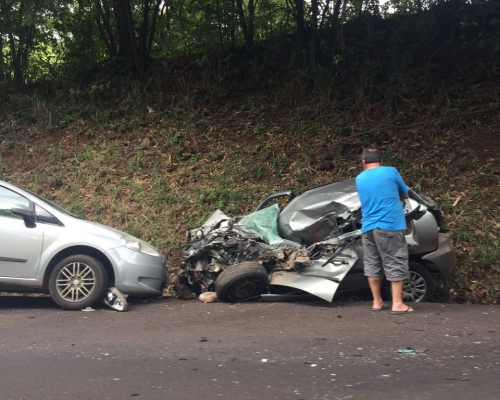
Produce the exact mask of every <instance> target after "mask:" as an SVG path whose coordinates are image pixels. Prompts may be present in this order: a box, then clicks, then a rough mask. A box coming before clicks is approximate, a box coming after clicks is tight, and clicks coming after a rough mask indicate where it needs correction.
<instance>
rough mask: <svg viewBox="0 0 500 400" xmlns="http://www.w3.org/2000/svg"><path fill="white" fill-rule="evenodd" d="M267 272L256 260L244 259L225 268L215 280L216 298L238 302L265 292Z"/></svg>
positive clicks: (267, 280)
mask: <svg viewBox="0 0 500 400" xmlns="http://www.w3.org/2000/svg"><path fill="white" fill-rule="evenodd" d="M268 285H269V274H268V273H267V271H266V269H265V268H264V267H263V266H262V265H260V264H259V263H257V262H252V261H246V262H242V263H240V264H236V265H233V266H231V267H229V268H226V269H225V270H224V271H222V272H221V274H220V275H219V276H218V277H217V280H216V281H215V292H216V293H217V299H218V300H219V301H223V302H230V303H234V302H238V301H243V300H246V299H250V298H253V297H258V296H260V295H261V294H263V293H266V292H267V286H268Z"/></svg>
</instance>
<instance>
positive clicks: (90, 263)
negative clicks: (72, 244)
mask: <svg viewBox="0 0 500 400" xmlns="http://www.w3.org/2000/svg"><path fill="white" fill-rule="evenodd" d="M107 287H108V275H107V274H106V271H105V269H104V267H103V266H102V264H101V263H100V262H99V261H98V260H96V259H95V258H93V257H90V256H87V255H84V254H76V255H73V256H70V257H66V258H65V259H64V260H61V261H60V262H59V263H58V264H57V265H56V267H55V268H54V270H53V271H52V272H51V274H50V278H49V293H50V296H51V297H52V299H53V300H54V301H55V302H56V303H57V304H58V305H60V306H61V307H63V308H66V309H68V310H78V309H82V308H86V307H89V306H91V305H93V304H94V303H96V302H97V300H101V299H103V298H104V294H105V291H106V289H107Z"/></svg>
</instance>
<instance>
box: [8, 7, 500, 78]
mask: <svg viewBox="0 0 500 400" xmlns="http://www.w3.org/2000/svg"><path fill="white" fill-rule="evenodd" d="M448 3H450V4H451V3H453V4H456V7H455V9H456V11H457V12H463V10H464V7H466V6H468V5H469V4H468V3H467V2H465V1H462V0H450V1H448V2H442V1H441V2H440V1H438V0H389V1H387V2H385V3H379V1H377V0H307V1H305V0H0V81H4V82H12V83H15V84H17V85H22V84H24V83H26V82H30V81H35V80H38V79H41V78H61V77H65V78H71V77H73V76H81V77H85V76H86V74H89V73H91V72H92V71H93V70H94V69H95V68H96V67H97V66H102V65H108V66H110V67H112V68H114V70H116V69H121V70H122V71H126V72H127V73H130V74H132V75H136V76H141V75H143V74H144V73H145V72H146V71H147V70H148V69H149V67H150V66H151V65H153V64H155V63H156V62H158V61H161V60H165V59H166V58H169V57H173V56H179V55H185V54H193V53H203V52H207V51H208V52H212V53H213V52H226V53H227V52H228V51H232V50H234V49H235V48H237V47H241V48H244V49H245V50H246V51H248V52H252V51H253V50H254V48H255V46H256V44H257V43H260V42H262V41H265V40H267V39H271V38H276V37H282V36H283V35H289V36H291V37H294V38H295V39H294V40H295V41H296V45H297V46H298V48H302V49H303V51H304V54H307V56H306V57H307V60H308V62H307V63H306V64H308V65H309V66H314V65H315V64H316V63H317V62H318V60H319V59H320V58H321V52H322V50H324V48H325V45H328V48H329V49H330V51H329V52H327V54H329V57H330V56H331V55H332V53H334V52H335V53H336V54H334V55H333V56H334V57H337V58H335V59H336V60H337V61H338V60H339V59H341V58H343V57H344V56H345V54H342V51H343V50H342V45H341V42H342V41H343V40H344V39H343V36H342V35H343V32H345V30H346V27H347V26H348V24H349V23H350V22H352V21H355V20H359V19H362V18H366V17H368V16H370V17H374V18H380V19H381V20H384V21H388V20H391V19H394V18H397V17H398V16H401V15H410V16H411V15H413V14H419V13H422V12H425V11H426V10H429V9H431V8H437V7H440V6H442V5H443V4H448ZM485 6H489V7H490V9H491V10H493V11H492V12H495V11H494V10H495V6H494V5H493V4H491V5H489V4H488V3H485ZM460 10H462V11H460ZM463 23H464V24H467V23H468V22H467V21H463ZM414 29H419V27H414ZM360 34H362V32H354V37H355V36H356V35H358V36H359V35H360ZM373 34H377V33H376V32H375V31H373ZM363 35H364V34H363ZM372 36H373V35H372ZM365 39H366V40H365ZM369 40H370V35H364V39H363V43H360V49H361V48H363V47H366V46H369ZM391 40H392V41H394V40H393V38H391ZM323 53H324V51H323ZM330 59H333V58H332V57H330Z"/></svg>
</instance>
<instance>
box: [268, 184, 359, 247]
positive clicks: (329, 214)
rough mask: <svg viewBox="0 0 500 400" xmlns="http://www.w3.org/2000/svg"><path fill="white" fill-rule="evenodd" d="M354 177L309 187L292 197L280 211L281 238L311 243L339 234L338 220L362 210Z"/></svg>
mask: <svg viewBox="0 0 500 400" xmlns="http://www.w3.org/2000/svg"><path fill="white" fill-rule="evenodd" d="M360 208H361V203H360V201H359V197H358V193H357V191H356V186H355V181H354V179H348V180H346V181H342V182H335V183H331V184H328V185H324V186H320V187H317V188H314V189H310V190H308V191H306V192H304V193H302V194H301V195H300V196H298V197H296V198H295V199H293V200H292V201H291V202H290V203H289V204H288V205H287V206H286V207H285V208H284V209H283V211H282V212H281V214H280V217H279V220H278V230H279V233H280V235H281V236H282V237H284V238H286V239H289V240H292V241H294V242H298V243H302V244H305V245H311V244H313V243H315V242H318V241H321V240H325V239H328V238H330V237H334V236H335V235H336V234H338V228H339V226H338V224H339V221H342V222H344V221H345V220H346V216H350V214H351V213H353V212H355V211H358V210H360Z"/></svg>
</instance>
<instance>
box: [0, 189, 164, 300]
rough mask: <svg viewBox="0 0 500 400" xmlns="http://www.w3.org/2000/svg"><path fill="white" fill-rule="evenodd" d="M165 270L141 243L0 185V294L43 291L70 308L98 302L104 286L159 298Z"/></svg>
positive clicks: (158, 255) (160, 260) (152, 250)
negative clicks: (0, 292)
mask: <svg viewBox="0 0 500 400" xmlns="http://www.w3.org/2000/svg"><path fill="white" fill-rule="evenodd" d="M166 271H167V264H166V260H165V257H164V256H163V255H162V254H161V253H160V252H159V251H158V250H156V249H155V248H153V247H152V246H150V245H149V244H147V243H146V242H144V241H142V240H140V239H137V238H135V237H133V236H130V235H128V234H126V233H124V232H121V231H119V230H116V229H113V228H110V227H107V226H104V225H100V224H97V223H94V222H90V221H87V220H84V219H81V218H78V217H76V216H74V215H72V214H71V213H69V212H68V211H66V210H64V209H62V208H61V207H59V206H57V205H55V204H53V203H52V202H50V201H48V200H45V199H43V198H42V197H40V196H37V195H35V194H33V193H31V192H29V191H27V190H23V189H20V188H18V187H16V186H14V185H12V184H9V183H7V182H3V181H0V291H2V292H14V293H19V292H42V293H47V292H48V293H50V296H51V297H52V299H53V300H54V301H55V302H56V303H57V304H58V305H60V306H61V307H64V308H67V309H72V310H75V309H81V308H85V307H88V306H91V305H93V304H94V303H96V302H97V301H99V300H101V299H103V298H104V296H105V293H106V291H107V290H108V288H109V287H115V288H116V289H118V290H119V291H120V292H121V293H123V294H125V295H133V296H141V297H143V296H157V295H160V294H161V293H162V289H163V286H164V285H165V283H166V282H167V272H166Z"/></svg>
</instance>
